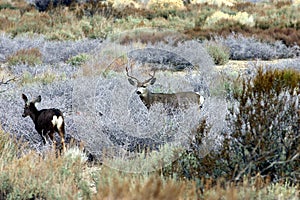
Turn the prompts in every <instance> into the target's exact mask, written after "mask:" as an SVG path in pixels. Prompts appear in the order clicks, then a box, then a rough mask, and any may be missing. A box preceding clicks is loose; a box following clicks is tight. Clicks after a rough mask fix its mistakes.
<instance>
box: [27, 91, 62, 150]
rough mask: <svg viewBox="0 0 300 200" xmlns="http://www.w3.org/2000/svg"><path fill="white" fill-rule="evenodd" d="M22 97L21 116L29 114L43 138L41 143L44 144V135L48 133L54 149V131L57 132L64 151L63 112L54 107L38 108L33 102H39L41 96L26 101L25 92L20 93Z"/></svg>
mask: <svg viewBox="0 0 300 200" xmlns="http://www.w3.org/2000/svg"><path fill="white" fill-rule="evenodd" d="M22 98H23V100H24V102H25V107H24V113H23V115H22V117H27V116H30V118H31V119H32V121H33V122H34V125H35V129H36V130H37V132H38V133H39V134H40V135H41V136H42V138H43V143H44V144H46V139H45V137H46V136H47V135H48V136H49V137H50V139H51V140H52V144H53V148H54V149H56V141H55V138H54V132H57V133H59V136H60V141H61V145H62V149H63V152H65V151H66V147H65V122H64V117H63V113H62V112H61V111H60V110H58V109H55V108H51V109H42V110H38V109H37V108H36V106H35V103H38V102H41V100H42V98H41V96H38V97H37V98H36V99H34V100H33V101H31V102H28V98H27V96H26V95H25V94H22Z"/></svg>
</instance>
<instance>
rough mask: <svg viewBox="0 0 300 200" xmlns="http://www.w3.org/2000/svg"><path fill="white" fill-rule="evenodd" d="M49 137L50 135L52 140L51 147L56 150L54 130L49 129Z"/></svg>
mask: <svg viewBox="0 0 300 200" xmlns="http://www.w3.org/2000/svg"><path fill="white" fill-rule="evenodd" d="M49 137H50V140H51V141H52V146H53V149H54V150H56V141H55V139H54V131H51V132H50V133H49Z"/></svg>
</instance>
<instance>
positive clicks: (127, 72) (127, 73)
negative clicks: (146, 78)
mask: <svg viewBox="0 0 300 200" xmlns="http://www.w3.org/2000/svg"><path fill="white" fill-rule="evenodd" d="M126 75H127V76H128V77H129V78H132V79H134V80H136V82H137V83H140V81H139V80H138V79H137V78H135V77H133V76H130V75H129V71H128V67H126Z"/></svg>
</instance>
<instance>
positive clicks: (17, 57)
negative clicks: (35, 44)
mask: <svg viewBox="0 0 300 200" xmlns="http://www.w3.org/2000/svg"><path fill="white" fill-rule="evenodd" d="M7 62H8V64H9V65H10V66H12V65H17V64H28V65H38V64H41V63H42V53H41V52H40V50H39V49H38V48H30V49H21V50H18V51H17V52H15V53H14V54H12V55H11V56H9V57H8V58H7Z"/></svg>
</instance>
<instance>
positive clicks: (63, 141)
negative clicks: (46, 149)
mask: <svg viewBox="0 0 300 200" xmlns="http://www.w3.org/2000/svg"><path fill="white" fill-rule="evenodd" d="M58 133H59V136H60V143H61V146H62V149H63V152H66V145H65V129H64V126H63V125H62V126H61V127H60V128H58Z"/></svg>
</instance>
